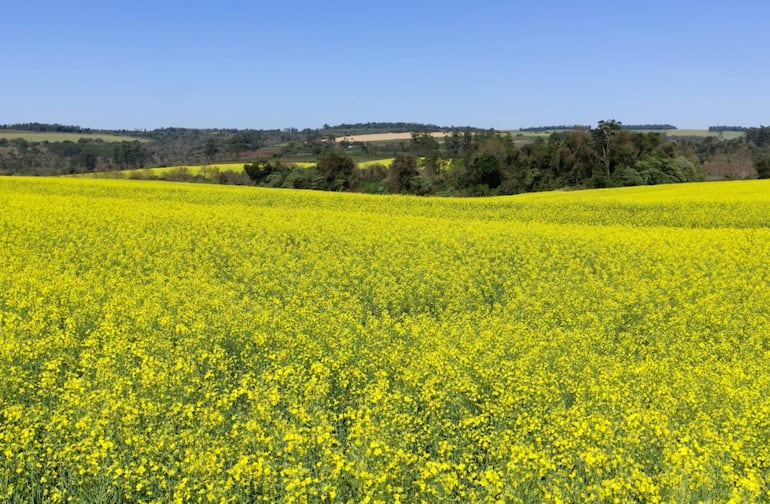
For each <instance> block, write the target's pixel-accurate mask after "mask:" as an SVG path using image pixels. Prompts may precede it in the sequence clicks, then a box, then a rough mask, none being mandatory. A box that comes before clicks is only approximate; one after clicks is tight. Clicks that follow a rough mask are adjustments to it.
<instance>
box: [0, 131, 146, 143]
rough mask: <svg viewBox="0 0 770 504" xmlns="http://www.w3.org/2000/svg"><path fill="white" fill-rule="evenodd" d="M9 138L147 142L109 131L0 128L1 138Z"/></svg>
mask: <svg viewBox="0 0 770 504" xmlns="http://www.w3.org/2000/svg"><path fill="white" fill-rule="evenodd" d="M2 138H5V139H7V140H14V139H23V140H26V141H28V142H67V141H69V142H77V141H78V140H81V139H85V140H88V141H94V140H97V141H102V142H135V141H140V142H146V140H144V139H141V138H137V137H132V136H124V135H112V134H108V133H68V132H47V131H15V130H0V139H2Z"/></svg>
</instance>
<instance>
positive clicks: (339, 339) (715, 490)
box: [0, 177, 770, 503]
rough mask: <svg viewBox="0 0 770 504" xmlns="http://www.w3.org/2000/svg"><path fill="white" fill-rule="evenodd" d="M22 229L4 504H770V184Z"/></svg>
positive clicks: (315, 203) (138, 188)
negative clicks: (619, 503) (481, 503)
mask: <svg viewBox="0 0 770 504" xmlns="http://www.w3.org/2000/svg"><path fill="white" fill-rule="evenodd" d="M0 208H2V212H0V263H1V264H2V269H0V500H4V501H7V502H104V503H112V502H114V503H118V502H225V503H230V502H291V503H314V502H356V503H357V502H383V503H397V502H403V503H411V502H429V503H434V502H436V503H438V502H490V503H493V502H508V503H517V502H518V503H530V502H548V503H573V502H574V503H577V502H650V503H654V502H676V503H698V502H704V503H706V502H713V503H716V502H735V503H738V502H740V503H751V502H757V503H759V502H768V501H770V373H769V372H768V370H770V310H768V299H770V181H769V180H765V181H742V182H719V183H699V184H679V185H665V186H647V187H636V188H628V189H612V190H592V191H579V192H550V193H534V194H528V195H521V196H513V197H499V198H487V199H463V198H452V199H442V198H418V197H409V196H370V195H363V194H348V193H344V194H341V193H325V192H305V191H290V190H276V189H261V188H254V187H233V186H212V185H197V184H178V183H170V182H162V183H161V182H147V181H144V182H142V181H130V180H98V179H86V178H22V177H4V178H0Z"/></svg>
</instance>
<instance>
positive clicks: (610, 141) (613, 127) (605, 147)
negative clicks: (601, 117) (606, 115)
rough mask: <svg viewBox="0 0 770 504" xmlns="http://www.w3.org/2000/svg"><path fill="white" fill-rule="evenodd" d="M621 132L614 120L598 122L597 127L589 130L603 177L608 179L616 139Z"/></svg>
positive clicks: (621, 128)
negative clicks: (602, 169) (602, 170)
mask: <svg viewBox="0 0 770 504" xmlns="http://www.w3.org/2000/svg"><path fill="white" fill-rule="evenodd" d="M622 130H623V126H622V124H621V123H620V122H618V121H616V120H614V119H611V120H609V121H599V125H598V127H597V128H596V129H594V130H591V131H592V134H593V137H594V142H595V145H596V152H597V154H598V156H599V162H600V163H601V165H602V167H603V168H604V176H605V177H607V178H608V179H609V177H610V175H611V174H612V173H611V170H610V165H611V163H612V153H613V149H614V148H615V144H616V143H617V142H616V138H617V137H618V135H619V134H620V132H621V131H622Z"/></svg>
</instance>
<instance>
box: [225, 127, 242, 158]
mask: <svg viewBox="0 0 770 504" xmlns="http://www.w3.org/2000/svg"><path fill="white" fill-rule="evenodd" d="M228 148H229V151H230V152H231V153H232V155H233V156H235V157H236V158H238V156H239V155H240V154H241V152H243V151H245V150H246V142H244V141H243V137H242V136H241V135H240V134H238V133H236V134H235V135H233V136H232V137H230V142H229V143H228Z"/></svg>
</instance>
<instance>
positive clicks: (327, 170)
mask: <svg viewBox="0 0 770 504" xmlns="http://www.w3.org/2000/svg"><path fill="white" fill-rule="evenodd" d="M355 169H356V163H355V161H353V159H352V158H350V156H346V155H345V154H342V153H340V152H337V151H334V150H328V151H326V152H325V153H324V154H323V155H321V159H319V161H318V171H319V173H320V174H321V175H322V176H323V177H324V180H325V187H324V189H327V190H331V191H343V190H345V189H348V188H350V186H351V180H352V177H353V172H354V170H355Z"/></svg>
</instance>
